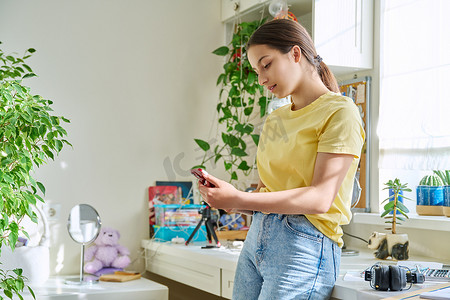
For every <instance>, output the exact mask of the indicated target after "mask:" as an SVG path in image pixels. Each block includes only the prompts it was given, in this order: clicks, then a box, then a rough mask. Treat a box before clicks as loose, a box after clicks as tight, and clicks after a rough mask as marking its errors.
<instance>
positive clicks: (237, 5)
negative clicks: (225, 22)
mask: <svg viewBox="0 0 450 300" xmlns="http://www.w3.org/2000/svg"><path fill="white" fill-rule="evenodd" d="M233 9H234V11H236V10H238V9H239V3H238V2H234V5H233Z"/></svg>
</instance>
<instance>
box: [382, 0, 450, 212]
mask: <svg viewBox="0 0 450 300" xmlns="http://www.w3.org/2000/svg"><path fill="white" fill-rule="evenodd" d="M382 3H383V4H382V6H381V24H382V28H381V37H380V47H381V49H380V50H381V52H380V53H381V55H380V77H381V81H380V107H379V123H378V128H377V133H378V137H379V142H380V155H379V167H380V185H381V186H380V190H381V189H382V188H383V186H382V185H383V183H384V182H386V181H387V180H388V179H392V178H394V177H399V178H400V179H401V180H402V182H407V183H408V185H409V186H410V187H411V188H412V189H413V190H414V189H415V187H416V186H417V185H418V182H419V180H420V178H421V177H422V176H423V175H425V174H429V173H430V172H431V170H436V169H441V170H443V169H450V93H449V92H448V91H447V90H448V89H449V87H450V38H449V37H450V18H448V12H449V11H450V1H448V0H396V1H383V2H382ZM402 176H403V177H402ZM413 194H414V195H411V196H412V197H411V198H413V199H414V200H415V193H413ZM382 197H383V194H381V192H380V198H382ZM408 202H411V201H408ZM407 206H408V207H409V208H412V210H413V211H414V210H415V201H414V203H410V205H407Z"/></svg>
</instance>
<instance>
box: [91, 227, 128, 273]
mask: <svg viewBox="0 0 450 300" xmlns="http://www.w3.org/2000/svg"><path fill="white" fill-rule="evenodd" d="M119 238H120V234H119V232H118V231H117V230H115V229H112V228H108V227H103V228H102V230H101V231H100V234H99V235H98V237H97V239H96V240H95V245H93V246H91V247H89V248H88V249H87V250H86V252H85V254H84V259H85V261H90V260H91V259H92V258H94V260H93V261H90V262H88V263H87V264H86V265H85V266H84V271H85V272H86V273H90V274H95V273H97V272H98V271H100V270H101V269H103V268H118V269H123V268H126V267H127V266H128V265H129V264H130V258H129V257H128V255H129V254H130V251H128V249H127V248H126V247H124V246H121V245H119V244H118V241H119Z"/></svg>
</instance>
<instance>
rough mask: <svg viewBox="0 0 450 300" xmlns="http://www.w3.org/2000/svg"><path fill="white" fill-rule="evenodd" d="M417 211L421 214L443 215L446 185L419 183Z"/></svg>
mask: <svg viewBox="0 0 450 300" xmlns="http://www.w3.org/2000/svg"><path fill="white" fill-rule="evenodd" d="M416 212H417V214H418V215H421V216H443V215H444V187H442V186H426V185H419V186H418V187H417V207H416Z"/></svg>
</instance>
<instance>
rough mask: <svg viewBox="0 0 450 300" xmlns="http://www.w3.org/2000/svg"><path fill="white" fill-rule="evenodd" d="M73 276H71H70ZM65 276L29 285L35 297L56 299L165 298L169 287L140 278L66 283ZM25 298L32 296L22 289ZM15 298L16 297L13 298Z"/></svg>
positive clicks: (165, 299)
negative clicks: (37, 284)
mask: <svg viewBox="0 0 450 300" xmlns="http://www.w3.org/2000/svg"><path fill="white" fill-rule="evenodd" d="M71 277H73V276H71ZM66 278H67V277H50V278H49V279H48V280H47V281H46V282H45V283H44V284H42V285H40V286H31V288H32V289H33V292H34V294H35V295H36V299H39V300H41V299H42V300H47V299H58V300H79V299H83V300H103V299H104V300H122V299H133V300H150V299H151V300H167V299H169V289H168V288H167V287H166V286H165V285H162V284H159V283H156V282H154V281H151V280H148V279H145V278H140V279H137V280H132V281H127V282H104V281H100V282H99V283H96V284H93V285H67V284H65V283H64V280H65V279H66ZM22 296H23V298H24V299H26V300H31V299H33V297H32V296H31V294H30V293H29V292H28V289H27V288H25V289H24V293H23V294H22ZM14 299H17V298H14Z"/></svg>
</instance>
